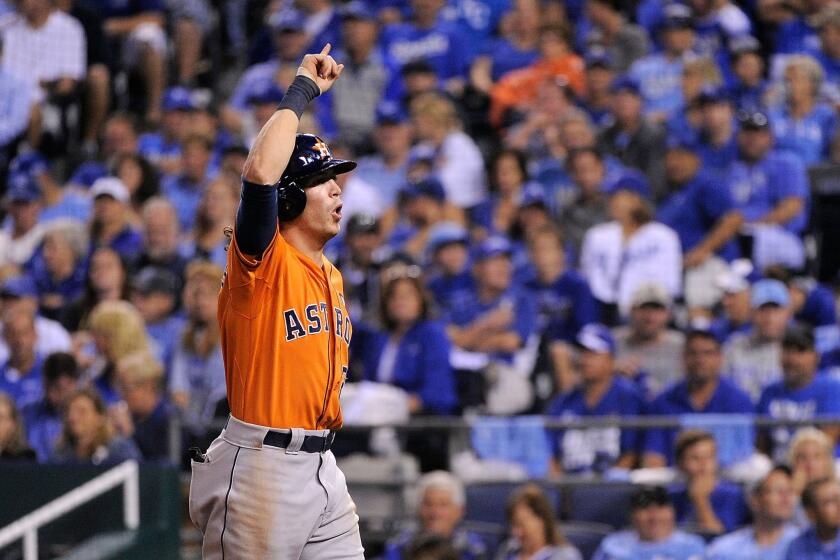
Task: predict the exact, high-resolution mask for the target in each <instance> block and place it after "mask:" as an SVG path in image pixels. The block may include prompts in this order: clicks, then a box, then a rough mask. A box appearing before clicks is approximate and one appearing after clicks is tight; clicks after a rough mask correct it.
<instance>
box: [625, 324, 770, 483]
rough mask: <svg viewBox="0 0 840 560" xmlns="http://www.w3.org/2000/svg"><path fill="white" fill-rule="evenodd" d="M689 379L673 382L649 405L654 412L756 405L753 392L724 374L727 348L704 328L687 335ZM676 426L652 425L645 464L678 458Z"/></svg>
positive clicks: (744, 409)
mask: <svg viewBox="0 0 840 560" xmlns="http://www.w3.org/2000/svg"><path fill="white" fill-rule="evenodd" d="M683 361H684V364H685V380H684V381H680V382H679V383H676V384H675V385H672V386H671V387H669V388H668V389H666V390H665V391H664V392H663V393H662V394H661V395H659V396H658V397H657V398H656V399H655V400H654V401H653V402H652V403H651V404H650V405H649V407H648V409H647V413H648V414H651V415H662V416H679V415H681V414H704V413H709V414H711V413H716V414H751V413H752V412H753V411H754V410H755V408H754V406H753V404H752V402H751V401H750V397H749V395H747V394H746V393H745V392H743V391H742V390H741V389H739V388H738V387H736V386H735V384H734V383H732V382H731V381H729V380H728V379H725V378H722V377H721V372H722V371H723V351H722V350H721V344H720V341H719V340H718V339H717V338H715V336H714V335H713V334H712V333H711V332H709V331H704V330H693V331H690V332H689V333H688V334H687V335H686V341H685V351H684V353H683ZM676 436H677V430H676V429H667V428H666V429H652V430H649V431H648V432H647V433H646V434H645V438H644V456H643V460H642V463H643V465H644V466H645V467H664V466H665V465H672V464H674V462H675V459H676V457H675V454H674V440H675V439H676Z"/></svg>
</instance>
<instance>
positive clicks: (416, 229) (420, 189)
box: [383, 176, 447, 261]
mask: <svg viewBox="0 0 840 560" xmlns="http://www.w3.org/2000/svg"><path fill="white" fill-rule="evenodd" d="M399 213H400V219H401V221H400V222H398V223H397V224H396V225H395V226H394V227H393V228H392V229H391V230H390V232H389V234H388V241H387V243H388V245H390V246H391V247H393V248H395V249H397V250H400V251H403V252H405V253H407V254H409V255H411V256H412V257H413V258H414V259H415V260H417V261H420V260H422V258H423V257H424V256H425V253H426V251H427V243H428V239H429V234H430V232H431V231H432V229H433V228H434V226H435V225H437V224H439V223H441V222H442V221H444V220H445V219H446V218H447V204H446V192H445V191H444V188H443V184H442V183H441V182H440V181H438V180H437V179H435V178H434V177H431V176H429V177H426V178H425V179H421V180H420V181H418V182H416V183H414V182H410V183H408V184H406V185H405V186H404V187H403V189H402V190H401V191H400V201H399ZM383 221H390V220H386V219H383Z"/></svg>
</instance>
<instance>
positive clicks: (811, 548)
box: [785, 478, 840, 560]
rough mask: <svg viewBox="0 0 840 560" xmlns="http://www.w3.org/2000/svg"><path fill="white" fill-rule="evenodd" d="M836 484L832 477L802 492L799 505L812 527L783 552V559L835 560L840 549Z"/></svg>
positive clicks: (839, 496)
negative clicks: (785, 552) (800, 504)
mask: <svg viewBox="0 0 840 560" xmlns="http://www.w3.org/2000/svg"><path fill="white" fill-rule="evenodd" d="M838 502H840V483H838V482H837V480H836V479H833V478H822V479H819V480H815V481H813V482H811V483H809V484H808V486H806V487H805V490H804V491H803V492H802V505H803V506H804V507H805V511H806V512H807V513H808V518H809V519H810V520H811V523H812V525H811V526H810V527H808V528H807V529H805V530H804V531H802V533H801V534H800V535H799V536H798V537H796V538H795V539H794V540H793V541H792V542H791V543H790V546H789V547H788V549H787V555H786V556H785V560H821V559H823V558H832V557H836V556H837V554H838V548H840V542H838V541H840V539H838V531H840V516H838V513H837V504H838Z"/></svg>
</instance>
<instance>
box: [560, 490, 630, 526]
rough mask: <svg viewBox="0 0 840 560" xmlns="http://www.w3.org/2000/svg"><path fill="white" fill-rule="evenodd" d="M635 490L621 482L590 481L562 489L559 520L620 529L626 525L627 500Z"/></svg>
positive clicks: (627, 517) (628, 512)
mask: <svg viewBox="0 0 840 560" xmlns="http://www.w3.org/2000/svg"><path fill="white" fill-rule="evenodd" d="M635 492H636V487H635V486H633V485H632V484H627V483H624V482H620V483H610V482H592V483H584V484H573V485H568V486H566V487H565V488H564V504H563V505H564V507H563V508H562V509H561V512H564V513H565V515H562V514H561V518H563V519H566V520H568V521H588V522H594V523H606V524H607V525H611V526H612V527H614V528H616V529H621V528H623V527H625V526H626V525H628V524H629V522H630V507H629V506H630V497H631V496H632V495H633V494H634V493H635Z"/></svg>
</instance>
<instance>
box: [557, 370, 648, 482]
mask: <svg viewBox="0 0 840 560" xmlns="http://www.w3.org/2000/svg"><path fill="white" fill-rule="evenodd" d="M642 402H643V401H642V396H641V394H640V393H639V391H638V389H637V388H636V386H635V385H634V384H633V383H632V382H630V381H628V380H627V379H625V378H623V377H619V376H617V375H616V376H615V377H614V379H613V382H612V385H610V388H609V389H608V390H607V392H606V393H604V396H603V397H601V400H600V401H599V402H598V403H597V404H595V406H593V407H591V408H590V407H589V406H588V405H587V404H586V400H585V397H584V392H583V389H582V388H580V387H578V388H577V389H574V390H573V391H571V392H569V393H567V394H565V395H559V396H558V397H556V398H555V399H554V400H553V401H552V402H551V404H549V406H548V409H547V410H546V414H547V415H548V416H554V417H557V418H560V419H563V420H568V419H575V418H581V417H585V416H621V417H627V416H638V415H639V414H641V412H642ZM546 435H547V437H548V439H549V444H550V446H551V452H552V456H553V457H554V458H556V459H557V460H558V461H559V462H560V464H561V465H562V467H563V470H564V472H566V473H587V472H593V471H594V472H605V471H606V470H608V469H609V468H611V467H612V466H613V465H614V464H615V462H616V461H617V460H618V458H619V457H621V455H623V454H625V453H629V452H633V451H636V449H637V448H638V439H639V432H638V431H637V430H631V429H624V430H622V429H620V428H618V427H614V426H613V427H604V428H587V429H581V430H548V431H547V434H546Z"/></svg>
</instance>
